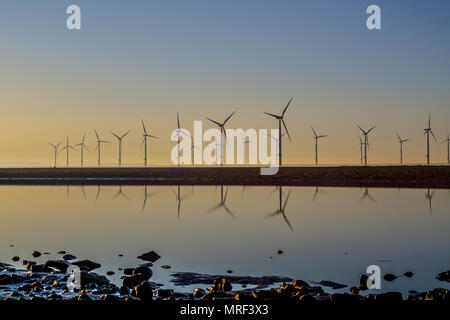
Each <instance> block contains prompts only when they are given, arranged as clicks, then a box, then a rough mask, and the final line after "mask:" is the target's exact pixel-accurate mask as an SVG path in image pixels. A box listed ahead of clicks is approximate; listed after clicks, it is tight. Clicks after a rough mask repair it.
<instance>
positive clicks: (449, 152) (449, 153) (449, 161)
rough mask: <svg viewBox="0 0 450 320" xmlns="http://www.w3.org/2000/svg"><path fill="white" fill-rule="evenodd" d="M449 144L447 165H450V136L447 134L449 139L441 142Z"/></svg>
mask: <svg viewBox="0 0 450 320" xmlns="http://www.w3.org/2000/svg"><path fill="white" fill-rule="evenodd" d="M445 142H447V163H448V164H450V135H449V133H448V132H447V139H445V140H444V141H442V142H441V144H443V143H445Z"/></svg>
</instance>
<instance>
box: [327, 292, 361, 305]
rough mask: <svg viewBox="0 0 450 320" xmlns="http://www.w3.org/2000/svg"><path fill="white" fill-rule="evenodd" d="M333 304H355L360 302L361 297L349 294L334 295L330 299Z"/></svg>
mask: <svg viewBox="0 0 450 320" xmlns="http://www.w3.org/2000/svg"><path fill="white" fill-rule="evenodd" d="M329 300H330V301H331V302H335V303H354V302H359V301H360V300H361V299H360V297H359V296H357V295H354V294H349V293H334V294H332V295H331V296H330V297H329Z"/></svg>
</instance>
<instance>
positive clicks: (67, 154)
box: [62, 136, 76, 166]
mask: <svg viewBox="0 0 450 320" xmlns="http://www.w3.org/2000/svg"><path fill="white" fill-rule="evenodd" d="M64 149H66V164H67V166H69V149H72V150H76V149H75V148H74V147H73V146H71V145H70V144H69V136H67V142H66V145H65V146H64V147H63V148H62V150H64Z"/></svg>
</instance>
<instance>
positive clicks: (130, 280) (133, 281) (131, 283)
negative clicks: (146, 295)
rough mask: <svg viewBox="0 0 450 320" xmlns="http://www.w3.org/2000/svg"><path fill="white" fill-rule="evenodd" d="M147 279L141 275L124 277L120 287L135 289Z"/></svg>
mask: <svg viewBox="0 0 450 320" xmlns="http://www.w3.org/2000/svg"><path fill="white" fill-rule="evenodd" d="M148 279H149V278H148V277H147V276H146V275H143V274H141V273H138V274H135V275H132V276H129V277H124V278H123V279H122V285H123V286H125V287H128V288H134V287H136V286H137V285H138V284H139V283H140V282H142V281H147V280H148Z"/></svg>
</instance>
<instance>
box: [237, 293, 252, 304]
mask: <svg viewBox="0 0 450 320" xmlns="http://www.w3.org/2000/svg"><path fill="white" fill-rule="evenodd" d="M234 300H236V301H240V302H253V301H255V297H253V296H251V295H249V294H246V293H238V294H236V295H235V296H234Z"/></svg>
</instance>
